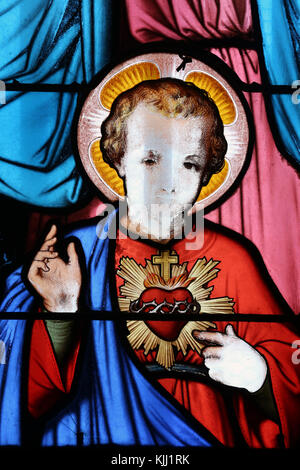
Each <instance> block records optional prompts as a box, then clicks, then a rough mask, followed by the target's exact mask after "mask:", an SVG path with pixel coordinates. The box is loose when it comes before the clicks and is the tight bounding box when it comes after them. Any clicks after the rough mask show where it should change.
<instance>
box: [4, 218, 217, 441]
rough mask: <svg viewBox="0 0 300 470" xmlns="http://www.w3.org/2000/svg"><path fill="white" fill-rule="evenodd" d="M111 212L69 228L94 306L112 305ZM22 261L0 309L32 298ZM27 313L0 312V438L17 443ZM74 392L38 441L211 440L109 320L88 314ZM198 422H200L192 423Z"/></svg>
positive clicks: (25, 307)
mask: <svg viewBox="0 0 300 470" xmlns="http://www.w3.org/2000/svg"><path fill="white" fill-rule="evenodd" d="M114 217H115V214H114V213H113V214H111V215H110V216H109V217H108V219H107V221H102V223H101V224H97V225H96V224H95V223H94V224H89V225H87V226H86V227H82V228H80V229H77V230H75V231H73V232H72V233H70V234H69V235H72V236H75V237H77V238H78V239H79V240H80V242H81V245H82V248H83V250H84V256H85V260H86V270H87V275H88V276H87V278H88V282H87V286H86V289H85V304H86V306H87V307H88V308H90V309H93V310H101V309H102V310H107V311H112V309H113V299H112V297H111V293H112V289H111V280H110V266H109V259H110V258H109V254H110V248H111V244H110V240H109V239H108V238H107V235H104V236H103V237H102V234H104V232H106V233H107V230H108V229H109V227H111V224H112V222H113V220H114ZM21 272H22V270H21V268H19V269H18V270H16V271H15V272H14V273H13V274H12V275H11V276H9V278H8V279H7V284H6V295H5V297H4V299H3V301H2V303H1V305H0V311H2V312H14V311H16V312H20V311H21V312H28V311H30V310H31V309H32V308H33V305H34V298H33V297H32V295H31V294H30V293H29V291H28V290H27V288H26V286H25V285H24V283H23V281H22V275H21ZM25 329H26V321H24V320H21V321H20V320H1V321H0V340H1V341H2V343H1V344H2V349H3V345H4V346H5V348H6V354H5V356H6V357H5V361H2V363H1V362H0V445H20V444H21V443H22V431H23V432H24V429H23V430H22V428H21V426H22V419H21V417H22V409H23V408H22V407H24V406H26V403H24V397H23V396H22V392H21V390H22V389H21V382H22V370H23V368H22V365H23V364H24V359H23V357H24V356H23V344H24V337H25ZM83 359H84V364H83V367H81V372H80V377H79V380H78V386H77V389H76V393H75V394H74V396H73V397H72V398H70V401H69V404H67V405H66V406H65V407H64V408H63V409H62V410H61V411H60V412H59V413H57V414H56V415H55V416H54V417H53V419H52V420H50V421H48V423H47V424H46V426H45V429H44V433H43V437H42V445H43V446H53V445H58V446H64V445H76V444H77V434H78V433H83V444H84V445H98V444H119V445H137V444H139V445H174V446H188V445H189V446H200V447H210V446H212V445H217V444H216V442H217V441H216V439H214V438H213V437H212V436H211V435H210V434H209V433H208V432H207V431H206V430H205V429H204V428H203V429H201V427H200V425H199V429H196V426H194V425H192V424H191V421H190V420H189V419H188V417H186V416H185V414H184V413H183V412H182V411H181V410H180V409H178V408H177V407H175V406H174V405H173V404H172V403H170V402H169V401H168V400H167V399H166V398H165V397H164V396H163V395H162V394H160V392H159V391H158V390H157V389H156V388H155V387H154V386H153V385H152V384H151V383H150V382H149V381H148V380H147V379H146V378H145V377H144V376H143V374H142V373H141V372H140V371H139V370H138V368H137V367H136V366H135V364H134V363H133V361H132V359H131V358H130V356H129V354H128V352H127V351H126V348H125V347H124V345H123V344H122V341H121V340H120V335H119V333H118V331H117V328H116V324H115V322H114V321H107V320H94V321H92V322H91V327H90V331H89V336H88V340H87V345H86V348H85V354H84V358H83ZM197 428H198V426H197Z"/></svg>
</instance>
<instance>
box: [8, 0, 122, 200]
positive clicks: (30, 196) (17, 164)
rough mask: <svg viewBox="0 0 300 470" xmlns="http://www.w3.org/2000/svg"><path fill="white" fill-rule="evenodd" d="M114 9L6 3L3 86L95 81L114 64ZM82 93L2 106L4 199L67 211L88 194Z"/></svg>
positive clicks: (44, 0) (57, 2)
mask: <svg viewBox="0 0 300 470" xmlns="http://www.w3.org/2000/svg"><path fill="white" fill-rule="evenodd" d="M112 9H113V5H112V2H110V1H108V0H97V1H94V0H35V1H34V2H24V1H22V0H6V1H5V2H1V4H0V31H1V35H0V49H1V55H0V80H3V81H4V83H6V82H11V81H12V80H18V81H19V82H20V83H38V84H40V83H47V84H71V83H73V82H77V83H82V82H83V81H87V82H89V81H90V80H91V78H92V77H93V76H94V75H95V74H96V73H97V72H99V71H100V70H101V69H102V68H103V66H104V65H105V64H107V63H108V62H109V60H110V54H111V36H112V34H113V31H112V17H113V15H112ZM76 104H77V94H76V93H71V92H65V93H59V92H48V93H47V92H46V93H43V92H26V93H24V92H8V91H7V92H6V104H2V105H0V126H1V132H0V193H1V194H4V195H7V196H9V197H12V198H14V199H17V200H19V201H24V202H26V203H29V204H35V205H38V206H44V207H65V206H68V205H71V204H73V203H76V202H77V201H78V199H79V198H80V197H81V196H82V195H83V194H84V193H85V192H86V190H87V189H86V188H85V187H84V184H83V181H82V178H81V176H80V174H79V173H78V171H77V169H76V163H75V159H74V156H73V148H72V142H71V138H72V137H71V126H72V121H73V118H74V113H75V109H76Z"/></svg>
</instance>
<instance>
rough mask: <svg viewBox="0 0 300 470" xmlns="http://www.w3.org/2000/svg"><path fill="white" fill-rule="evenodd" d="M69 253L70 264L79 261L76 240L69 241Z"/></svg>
mask: <svg viewBox="0 0 300 470" xmlns="http://www.w3.org/2000/svg"><path fill="white" fill-rule="evenodd" d="M67 253H68V257H69V264H74V263H76V262H77V261H78V255H77V252H76V248H75V243H74V242H71V243H69V245H68V247H67Z"/></svg>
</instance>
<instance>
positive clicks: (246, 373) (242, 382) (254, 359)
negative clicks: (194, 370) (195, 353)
mask: <svg viewBox="0 0 300 470" xmlns="http://www.w3.org/2000/svg"><path fill="white" fill-rule="evenodd" d="M193 336H194V338H195V339H196V340H197V341H199V342H200V343H204V344H205V345H207V346H206V347H205V348H204V349H203V350H202V353H201V354H202V356H203V357H204V365H205V366H206V367H207V368H208V369H209V372H208V374H209V376H210V377H211V378H212V379H213V380H216V381H217V382H220V383H222V384H224V385H229V386H231V387H238V388H245V389H246V390H248V391H249V392H250V393H254V392H256V391H257V390H259V389H260V388H261V387H262V385H263V384H264V381H265V379H266V376H267V371H268V366H267V363H266V360H265V358H264V357H263V356H262V355H261V354H259V352H258V351H256V349H255V348H253V347H252V346H251V345H250V344H248V343H247V342H246V341H244V340H243V339H241V338H240V337H239V336H237V335H236V333H235V331H234V329H233V327H232V325H230V324H228V325H227V326H226V329H225V332H224V333H221V332H209V331H206V332H204V331H203V332H200V331H197V330H194V332H193Z"/></svg>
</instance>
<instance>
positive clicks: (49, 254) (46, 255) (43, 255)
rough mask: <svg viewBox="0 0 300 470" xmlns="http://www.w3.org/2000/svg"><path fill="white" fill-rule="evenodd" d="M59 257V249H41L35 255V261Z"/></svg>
mask: <svg viewBox="0 0 300 470" xmlns="http://www.w3.org/2000/svg"><path fill="white" fill-rule="evenodd" d="M57 257H58V253H57V251H50V250H40V251H38V252H37V254H36V255H35V258H34V261H44V262H45V261H46V260H47V259H53V258H57ZM46 262H47V261H46Z"/></svg>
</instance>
